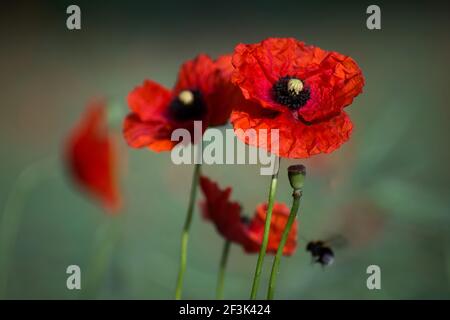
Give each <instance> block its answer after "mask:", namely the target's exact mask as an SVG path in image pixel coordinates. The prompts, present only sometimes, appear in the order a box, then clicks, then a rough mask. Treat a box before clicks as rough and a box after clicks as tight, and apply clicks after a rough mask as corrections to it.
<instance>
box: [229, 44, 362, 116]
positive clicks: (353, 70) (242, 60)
mask: <svg viewBox="0 0 450 320" xmlns="http://www.w3.org/2000/svg"><path fill="white" fill-rule="evenodd" d="M233 64H234V66H235V68H236V70H235V72H234V73H233V77H232V80H233V82H234V83H235V84H236V85H238V86H239V87H240V88H241V90H242V93H243V95H244V96H245V98H246V99H250V100H252V101H255V102H257V103H259V104H260V105H262V106H263V107H264V108H268V109H272V110H277V111H280V112H283V111H284V110H285V109H286V108H287V106H284V105H281V104H279V103H277V102H276V101H275V97H274V95H273V91H272V87H273V85H274V84H275V83H276V82H277V81H278V80H279V79H280V78H282V77H285V76H292V77H296V78H299V79H301V80H303V81H304V83H305V85H306V86H307V87H309V89H310V91H311V98H310V99H309V101H308V103H307V104H306V105H305V106H303V107H302V108H300V110H299V112H298V115H299V116H300V117H302V118H303V119H304V120H305V121H309V122H311V121H316V120H321V119H324V118H327V117H329V116H331V115H334V114H337V113H339V112H341V111H342V109H343V108H344V107H346V106H348V105H349V104H351V102H352V101H353V98H354V97H355V96H357V95H358V94H359V93H361V91H362V87H363V86H364V79H363V76H362V72H361V70H360V69H359V67H358V66H357V64H356V63H355V61H353V60H352V59H351V58H350V57H347V56H344V55H342V54H340V53H337V52H333V51H325V50H322V49H320V48H318V47H314V46H307V45H305V44H304V43H303V42H301V41H297V40H295V39H293V38H269V39H267V40H264V41H262V42H260V43H257V44H250V45H245V44H240V45H238V46H237V47H236V48H235V53H234V55H233Z"/></svg>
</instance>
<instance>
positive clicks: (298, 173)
mask: <svg viewBox="0 0 450 320" xmlns="http://www.w3.org/2000/svg"><path fill="white" fill-rule="evenodd" d="M305 176H306V168H305V166H304V165H302V164H296V165H292V166H289V168H288V177H289V183H290V184H291V187H292V189H294V190H300V189H302V188H303V185H304V183H305Z"/></svg>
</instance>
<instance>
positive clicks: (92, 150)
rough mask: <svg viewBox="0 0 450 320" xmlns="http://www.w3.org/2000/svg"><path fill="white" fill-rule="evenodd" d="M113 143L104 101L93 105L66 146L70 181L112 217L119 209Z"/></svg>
mask: <svg viewBox="0 0 450 320" xmlns="http://www.w3.org/2000/svg"><path fill="white" fill-rule="evenodd" d="M115 142H116V139H115V138H114V136H113V135H112V134H111V133H110V132H109V130H108V127H107V123H106V106H105V103H104V101H96V102H94V103H92V104H91V105H90V106H89V107H88V110H87V112H86V114H85V115H84V117H83V118H82V120H81V122H80V123H79V124H78V126H77V127H76V128H75V129H74V130H73V132H72V133H71V135H70V136H69V139H68V141H67V145H66V160H67V164H68V167H69V170H70V173H71V175H72V177H73V179H74V180H75V181H76V182H77V183H78V185H79V186H81V187H82V188H83V189H84V190H86V191H87V192H88V193H89V194H91V195H93V196H94V197H95V198H97V199H99V200H100V201H101V203H102V205H103V207H104V208H106V209H107V210H108V211H109V212H111V213H115V212H117V210H118V209H119V208H120V206H121V202H122V201H121V196H120V191H119V186H118V161H117V160H118V159H117V157H118V155H117V150H116V144H115Z"/></svg>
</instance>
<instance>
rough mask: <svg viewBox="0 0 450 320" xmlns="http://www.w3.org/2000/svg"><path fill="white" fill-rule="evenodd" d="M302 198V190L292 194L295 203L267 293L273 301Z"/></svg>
mask: <svg viewBox="0 0 450 320" xmlns="http://www.w3.org/2000/svg"><path fill="white" fill-rule="evenodd" d="M301 197H302V192H301V190H295V191H294V193H293V194H292V198H293V202H292V207H291V212H290V214H289V218H288V221H287V223H286V227H285V228H284V231H283V235H282V236H281V241H280V244H279V246H278V250H277V253H276V255H275V258H274V260H273V265H272V272H271V274H270V281H269V290H268V292H267V299H268V300H272V299H273V297H274V294H275V283H276V281H277V275H278V269H279V267H280V261H281V257H282V255H283V250H284V246H285V245H286V241H287V239H288V236H289V232H290V231H291V228H292V224H293V223H294V221H295V217H296V216H297V212H298V208H299V206H300V199H301Z"/></svg>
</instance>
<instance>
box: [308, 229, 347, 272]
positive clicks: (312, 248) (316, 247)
mask: <svg viewBox="0 0 450 320" xmlns="http://www.w3.org/2000/svg"><path fill="white" fill-rule="evenodd" d="M345 242H346V241H345V239H344V238H342V237H340V236H338V237H334V238H333V239H330V240H327V241H322V240H317V241H309V242H308V244H307V245H306V251H309V252H310V253H311V257H312V259H313V262H315V263H318V264H320V265H322V266H323V267H326V266H329V265H331V264H333V262H334V251H333V250H332V249H331V246H332V245H333V246H343V245H344V244H345Z"/></svg>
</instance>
